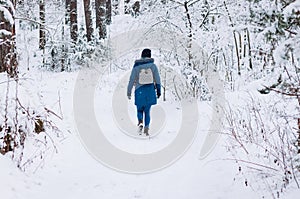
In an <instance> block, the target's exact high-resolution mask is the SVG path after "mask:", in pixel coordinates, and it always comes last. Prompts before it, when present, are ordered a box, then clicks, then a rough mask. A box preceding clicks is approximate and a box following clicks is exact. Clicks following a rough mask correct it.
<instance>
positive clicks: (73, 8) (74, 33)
mask: <svg viewBox="0 0 300 199" xmlns="http://www.w3.org/2000/svg"><path fill="white" fill-rule="evenodd" d="M70 1H71V2H70V34H71V39H72V41H73V42H74V43H76V41H77V38H78V24H77V0H70Z"/></svg>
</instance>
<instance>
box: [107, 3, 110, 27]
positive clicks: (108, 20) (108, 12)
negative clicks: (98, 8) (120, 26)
mask: <svg viewBox="0 0 300 199" xmlns="http://www.w3.org/2000/svg"><path fill="white" fill-rule="evenodd" d="M106 24H107V25H110V24H111V0H106Z"/></svg>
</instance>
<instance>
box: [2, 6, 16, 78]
mask: <svg viewBox="0 0 300 199" xmlns="http://www.w3.org/2000/svg"><path fill="white" fill-rule="evenodd" d="M15 3H16V2H15V1H10V0H1V1H0V72H4V71H6V72H7V73H8V74H9V75H10V76H15V75H16V73H17V55H16V45H15V39H16V38H15V35H16V32H15V20H14V15H15V5H16V4H15Z"/></svg>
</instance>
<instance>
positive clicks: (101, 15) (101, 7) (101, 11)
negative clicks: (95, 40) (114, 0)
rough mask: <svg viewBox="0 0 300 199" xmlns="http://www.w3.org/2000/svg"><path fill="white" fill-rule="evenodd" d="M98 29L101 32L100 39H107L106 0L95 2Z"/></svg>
mask: <svg viewBox="0 0 300 199" xmlns="http://www.w3.org/2000/svg"><path fill="white" fill-rule="evenodd" d="M95 6H96V28H97V29H98V31H99V39H105V38H106V12H105V10H106V0H95Z"/></svg>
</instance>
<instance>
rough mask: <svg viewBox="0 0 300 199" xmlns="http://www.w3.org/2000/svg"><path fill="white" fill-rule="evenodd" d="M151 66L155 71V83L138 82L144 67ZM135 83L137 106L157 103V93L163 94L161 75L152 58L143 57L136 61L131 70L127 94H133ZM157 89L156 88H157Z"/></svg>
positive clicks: (135, 102)
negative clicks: (142, 83) (144, 83)
mask: <svg viewBox="0 0 300 199" xmlns="http://www.w3.org/2000/svg"><path fill="white" fill-rule="evenodd" d="M149 67H150V68H151V70H152V72H153V78H154V83H153V84H146V85H141V84H139V82H138V75H139V71H140V70H141V69H144V68H149ZM134 85H135V92H134V96H135V101H134V104H135V105H137V106H147V105H154V104H156V103H157V99H156V95H160V94H161V85H160V76H159V73H158V69H157V67H156V65H155V64H154V59H152V58H141V59H138V60H136V61H135V63H134V66H133V68H132V71H131V75H130V79H129V83H128V87H127V96H131V90H132V87H133V86H134ZM155 89H156V90H155Z"/></svg>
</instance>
